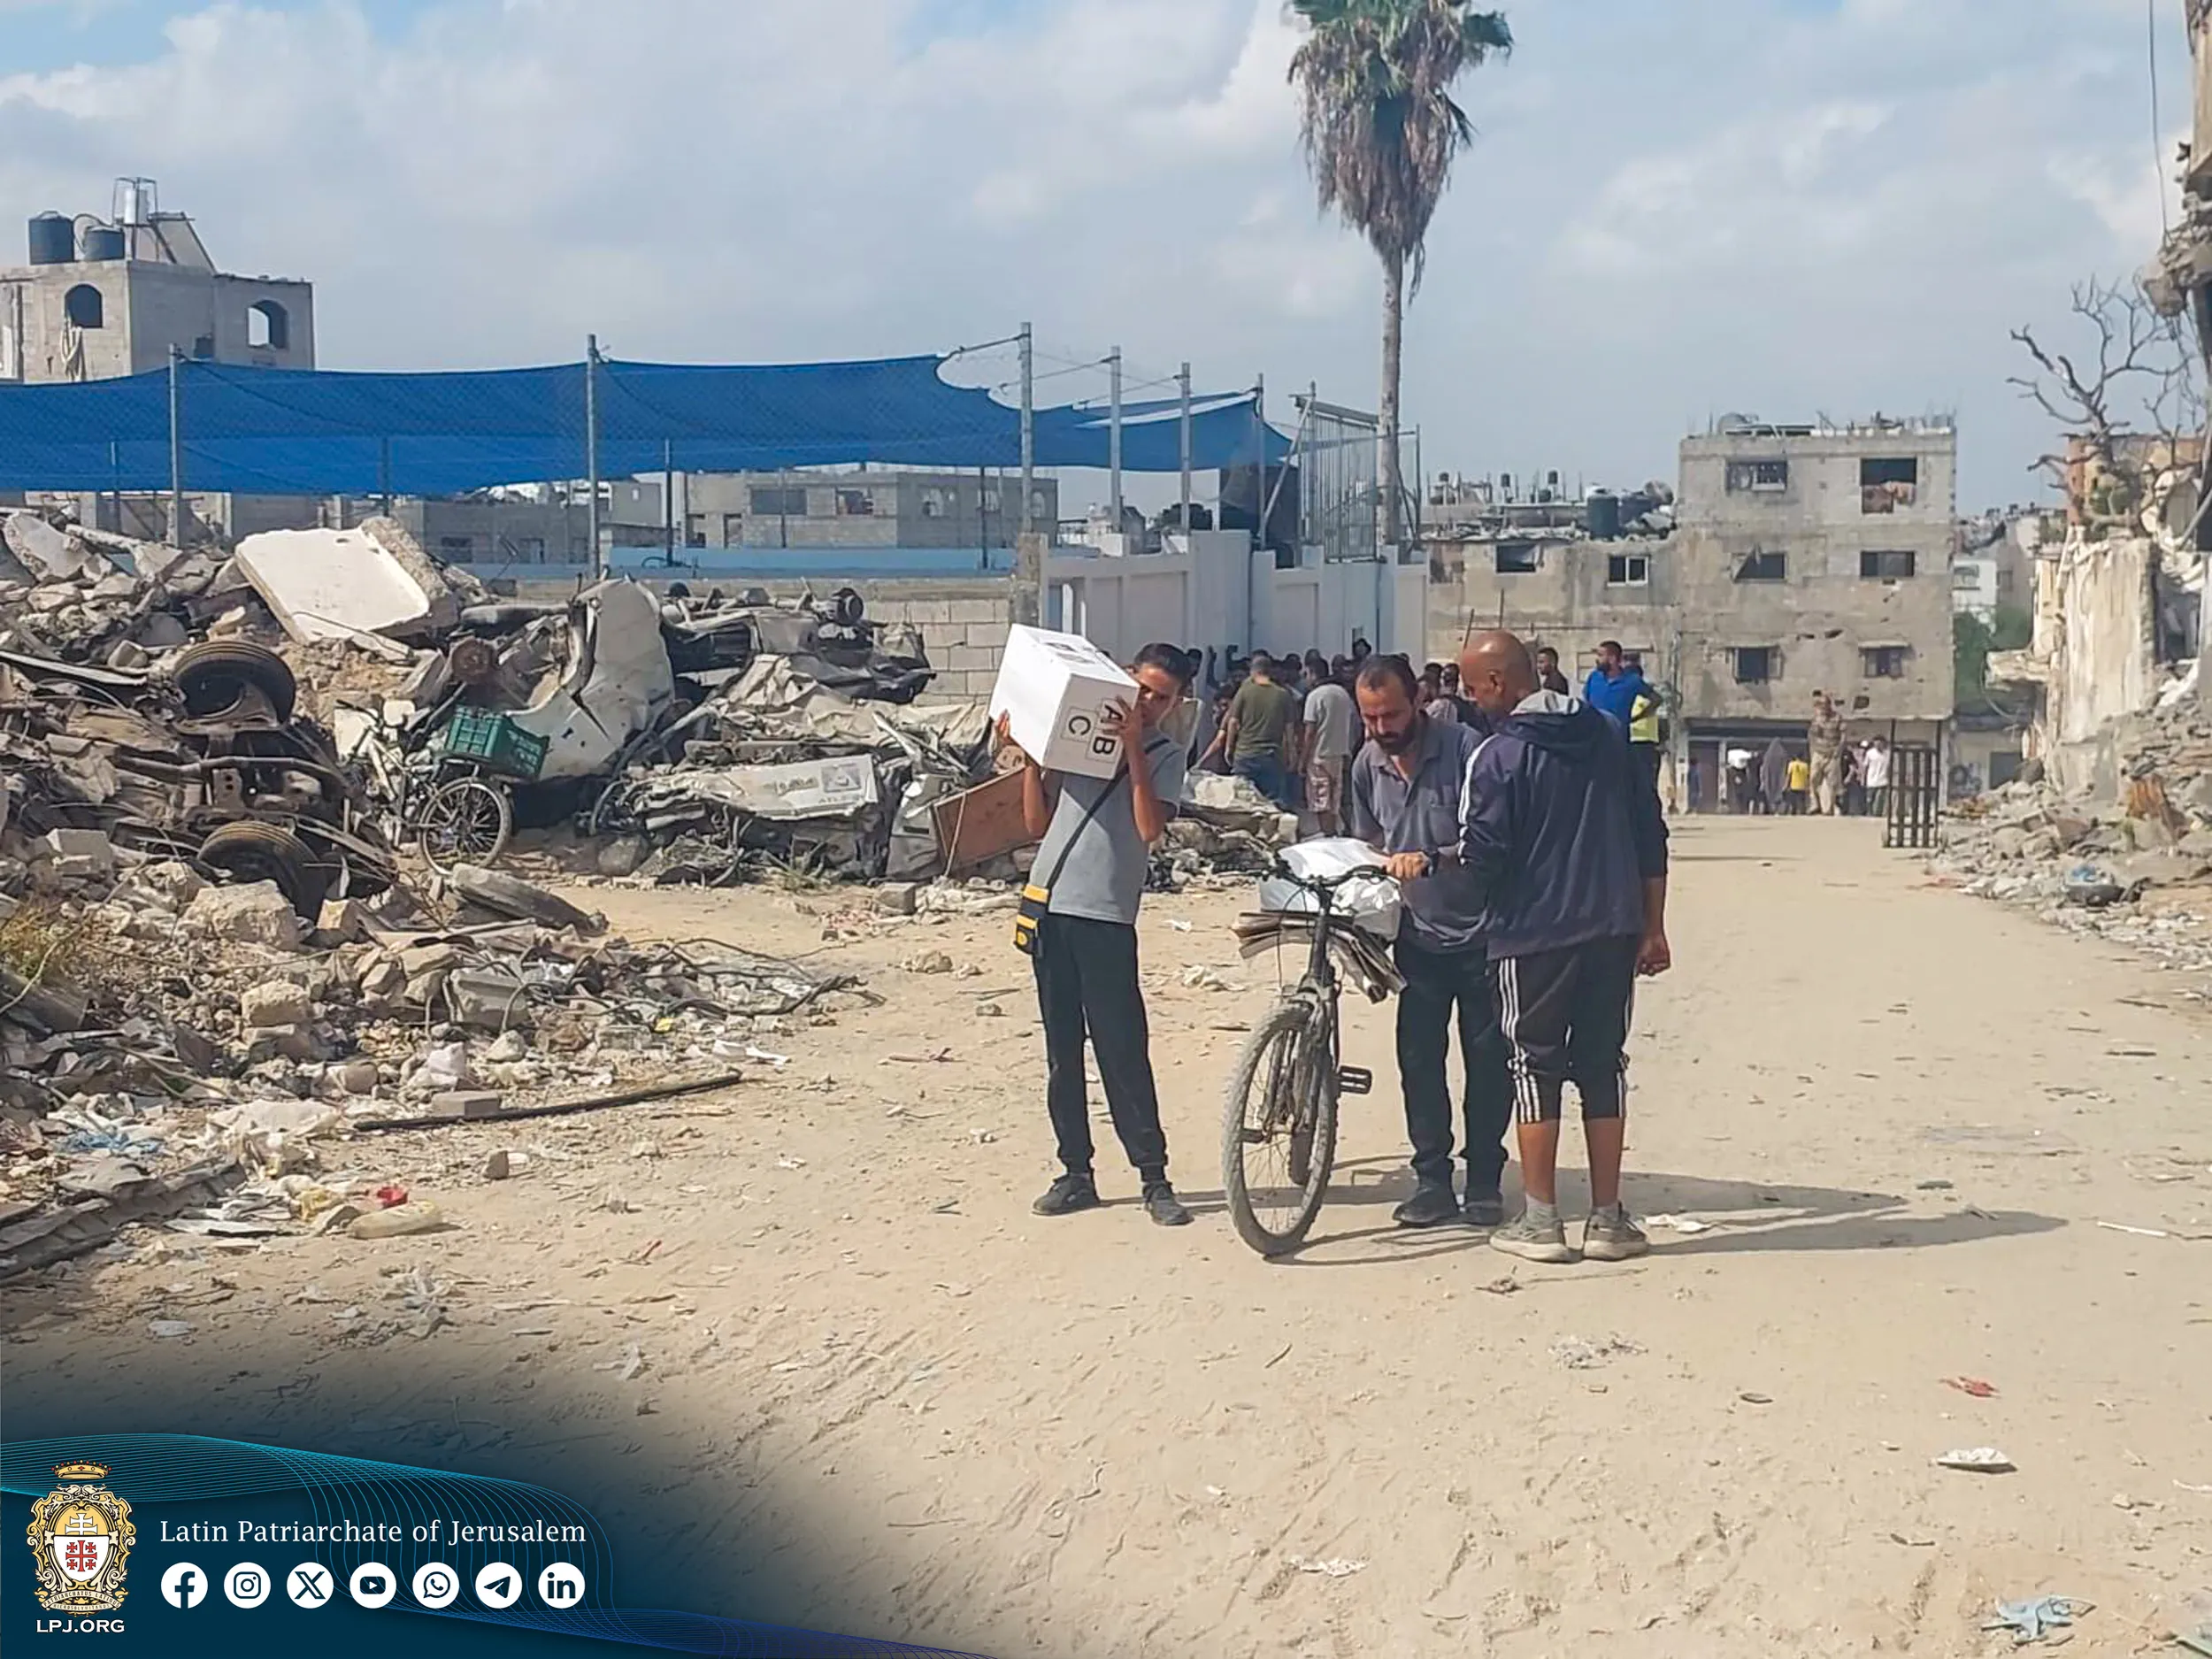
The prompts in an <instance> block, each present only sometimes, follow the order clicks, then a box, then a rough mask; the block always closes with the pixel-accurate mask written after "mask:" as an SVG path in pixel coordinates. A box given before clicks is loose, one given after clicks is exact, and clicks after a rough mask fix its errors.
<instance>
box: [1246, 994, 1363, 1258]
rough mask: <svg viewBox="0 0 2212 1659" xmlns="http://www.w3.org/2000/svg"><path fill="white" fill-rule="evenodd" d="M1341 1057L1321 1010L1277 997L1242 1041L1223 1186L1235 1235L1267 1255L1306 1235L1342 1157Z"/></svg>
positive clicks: (1286, 1248)
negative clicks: (1339, 1125)
mask: <svg viewBox="0 0 2212 1659" xmlns="http://www.w3.org/2000/svg"><path fill="white" fill-rule="evenodd" d="M1336 1099H1337V1092H1336V1056H1335V1055H1334V1054H1333V1052H1332V1049H1331V1045H1330V1043H1329V1041H1328V1036H1327V1030H1326V1026H1325V1021H1324V1019H1323V1017H1322V1014H1321V1010H1319V1009H1318V1008H1317V1006H1316V1005H1315V1004H1314V1003H1313V1002H1310V1001H1309V1000H1307V999H1306V998H1303V997H1288V998H1286V999H1285V1000H1284V1001H1282V1002H1278V1003H1277V1004H1276V1005H1275V1007H1274V1009H1273V1010H1271V1011H1270V1013H1269V1014H1268V1017H1267V1018H1266V1019H1265V1020H1264V1021H1263V1022H1262V1023H1261V1025H1259V1027H1258V1028H1257V1029H1256V1030H1255V1031H1254V1032H1253V1033H1252V1035H1251V1037H1250V1039H1249V1040H1248V1041H1247V1042H1246V1043H1245V1045H1244V1054H1243V1057H1242V1058H1241V1059H1240V1060H1239V1061H1238V1063H1237V1069H1236V1072H1235V1075H1234V1076H1233V1077H1232V1078H1231V1079H1229V1094H1228V1099H1227V1100H1226V1101H1225V1102H1224V1110H1223V1113H1222V1125H1221V1186H1222V1191H1223V1192H1224V1193H1225V1194H1226V1196H1227V1198H1228V1201H1229V1217H1230V1219H1231V1220H1232V1221H1233V1222H1234V1223H1235V1224H1236V1229H1237V1236H1238V1237H1239V1238H1240V1239H1242V1240H1244V1241H1245V1242H1246V1243H1247V1244H1248V1245H1250V1246H1251V1247H1252V1248H1254V1249H1255V1250H1257V1251H1258V1252H1259V1253H1260V1254H1261V1255H1262V1256H1282V1255H1285V1254H1286V1253H1287V1252H1289V1251H1291V1250H1294V1249H1296V1248H1298V1247H1299V1246H1300V1245H1301V1244H1302V1243H1303V1242H1305V1238H1306V1234H1307V1233H1310V1231H1311V1230H1312V1228H1313V1223H1314V1217H1317V1216H1318V1215H1319V1214H1320V1213H1321V1201H1322V1200H1323V1199H1324V1198H1325V1197H1326V1196H1327V1195H1328V1191H1329V1172H1330V1171H1331V1169H1332V1167H1333V1165H1334V1164H1335V1162H1336Z"/></svg>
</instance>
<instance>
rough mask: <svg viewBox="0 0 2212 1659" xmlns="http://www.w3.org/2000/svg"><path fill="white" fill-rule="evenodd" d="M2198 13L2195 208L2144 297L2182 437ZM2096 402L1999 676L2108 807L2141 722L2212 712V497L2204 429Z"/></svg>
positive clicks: (2169, 412)
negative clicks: (2159, 330) (2165, 356)
mask: <svg viewBox="0 0 2212 1659" xmlns="http://www.w3.org/2000/svg"><path fill="white" fill-rule="evenodd" d="M2187 15H2188V24H2189V46H2190V52H2191V56H2192V58H2193V73H2194V87H2195V97H2194V109H2195V112H2194V121H2193V130H2192V133H2191V136H2190V139H2189V141H2188V142H2186V143H2185V145H2184V146H2183V147H2182V152H2181V166H2180V173H2179V182H2180V185H2181V205H2182V211H2181V216H2180V220H2179V223H2177V225H2176V226H2175V227H2173V228H2172V229H2171V230H2170V232H2169V233H2168V234H2167V236H2166V239H2165V241H2164V242H2163V243H2162V245H2161V247H2160V249H2159V251H2158V255H2157V257H2155V258H2154V260H2153V261H2152V262H2151V264H2150V265H2148V266H2147V268H2146V269H2145V270H2144V272H2143V273H2142V277H2141V291H2142V296H2143V299H2144V300H2146V301H2147V303H2148V305H2149V306H2150V307H2151V308H2153V309H2154V310H2155V311H2157V312H2158V313H2159V314H2160V315H2161V316H2162V317H2164V318H2165V319H2168V321H2169V322H2170V324H2171V325H2172V326H2173V329H2174V334H2173V337H2172V340H2171V342H2170V344H2171V347H2172V349H2173V353H2174V359H2175V363H2176V365H2178V366H2181V367H2185V369H2186V371H2187V374H2188V379H2189V380H2192V381H2193V386H2194V396H2184V397H2180V398H2177V399H2175V400H2174V402H2173V403H2171V404H2169V405H2162V404H2160V403H2153V405H2152V407H2151V408H2150V409H2148V410H2147V411H2144V413H2146V414H2147V416H2148V418H2149V424H2152V425H2154V426H2162V427H2171V426H2178V425H2180V424H2181V422H2180V421H2179V420H2178V419H2173V417H2176V416H2177V415H2179V416H2186V417H2187V418H2188V420H2189V424H2191V425H2193V424H2194V423H2195V422H2197V421H2200V420H2201V419H2202V396H2203V390H2204V388H2205V386H2206V384H2207V382H2208V380H2212V356H2208V353H2212V0H2189V5H2188V14H2187ZM2126 303H2133V302H2132V301H2129V302H2126ZM2081 309H2082V307H2081V305H2080V303H2079V302H2077V310H2081ZM2167 383H2168V384H2172V383H2173V382H2171V381H2169V382H2167ZM2087 389H2088V390H2089V391H2090V392H2091V393H2092V394H2093V399H2092V400H2090V401H2089V402H2088V404H2087V406H2086V407H2085V408H2084V407H2082V405H2083V403H2084V400H2082V399H2080V398H2076V399H2074V400H2073V401H2074V403H2075V406H2076V411H2078V412H2079V413H2080V414H2081V415H2082V416H2083V418H2082V419H2078V420H2077V421H2075V422H2074V423H2073V424H2074V426H2076V427H2077V428H2078V429H2076V430H2072V431H2070V432H2069V433H2068V434H2067V442H2066V448H2065V450H2064V455H2063V460H2064V466H2063V470H2062V477H2061V479H2060V480H2059V481H2060V482H2061V483H2062V485H2063V487H2064V489H2065V492H2066V496H2067V526H2066V534H2065V535H2064V536H2063V537H2062V538H2061V539H2058V540H2056V541H2051V540H2046V541H2045V542H2044V543H2043V544H2042V546H2041V547H2039V549H2037V559H2038V565H2039V569H2038V572H2037V578H2036V583H2035V598H2036V606H2035V634H2034V639H2033V641H2032V644H2031V645H2030V646H2029V647H2028V648H2027V649H2025V650H2022V651H2014V652H2007V653H2002V654H2000V655H1999V656H1996V657H1993V658H1992V659H1991V661H1990V677H1991V680H1992V682H1993V683H1996V684H2002V685H2007V686H2010V687H2019V688H2022V689H2024V690H2027V691H2030V692H2032V694H2033V695H2034V698H2035V704H2036V716H2035V721H2034V726H2033V728H2032V733H2031V734H2030V747H2031V750H2032V754H2033V756H2034V757H2035V758H2036V759H2038V760H2039V761H2040V762H2041V763H2042V764H2043V767H2044V769H2045V771H2046V772H2047V774H2048V775H2049V776H2050V778H2051V780H2052V781H2053V782H2054V783H2055V784H2057V785H2058V786H2060V787H2063V788H2067V789H2070V790H2099V791H2102V792H2105V793H2107V794H2109V793H2111V792H2113V791H2114V790H2116V788H2118V787H2121V786H2122V785H2123V784H2124V779H2123V778H2122V777H2121V776H2120V774H2121V772H2123V771H2124V757H2123V756H2122V755H2121V753H2120V747H2121V742H2122V739H2123V732H2122V728H2123V726H2124V723H2125V721H2126V719H2127V717H2130V716H2133V715H2139V714H2141V713H2142V712H2144V711H2145V710H2149V709H2152V708H2154V707H2157V706H2161V705H2167V706H2170V705H2171V704H2172V703H2175V702H2177V701H2181V700H2185V699H2188V698H2191V697H2194V698H2196V699H2199V700H2201V701H2207V702H2212V604H2208V603H2206V592H2205V589H2206V579H2207V569H2208V562H2212V560H2208V549H2212V491H2207V490H2206V489H2205V488H2204V479H2203V472H2204V466H2205V461H2206V443H2205V441H2204V434H2202V433H2201V432H2199V431H2193V430H2171V429H2162V430H2151V431H2145V430H2139V429H2135V427H2134V426H2133V425H2132V424H2131V421H2130V419H2129V417H2130V416H2131V415H2134V414H2136V413H2137V411H2133V410H2132V409H2130V408H2128V407H2126V405H2125V403H2123V401H2122V400H2123V396H2126V399H2127V402H2134V401H2139V400H2137V399H2135V398H2134V397H2133V396H2132V393H2133V389H2134V388H2127V389H2126V393H2125V394H2123V393H2122V391H2121V390H2120V388H2116V386H2114V385H2112V384H2111V383H2110V382H2109V380H2108V382H2106V383H2101V384H2092V385H2090V386H2089V387H2088V388H2087ZM2076 411H2069V412H2076Z"/></svg>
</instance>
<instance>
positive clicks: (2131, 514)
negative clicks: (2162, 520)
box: [2007, 279, 2205, 536]
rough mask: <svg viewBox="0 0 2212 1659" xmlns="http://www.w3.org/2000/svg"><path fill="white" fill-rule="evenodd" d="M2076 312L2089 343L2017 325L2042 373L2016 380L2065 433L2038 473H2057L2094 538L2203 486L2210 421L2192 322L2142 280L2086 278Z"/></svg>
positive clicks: (2018, 338) (2016, 334) (2076, 295)
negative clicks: (2068, 344)
mask: <svg viewBox="0 0 2212 1659" xmlns="http://www.w3.org/2000/svg"><path fill="white" fill-rule="evenodd" d="M2072 311H2073V315H2074V317H2075V319H2078V324H2081V325H2085V327H2078V328H2077V329H2076V333H2077V334H2080V335H2082V336H2083V343H2082V348H2081V349H2074V350H2061V349H2055V348H2054V347H2049V346H2046V345H2045V344H2044V343H2043V342H2041V341H2040V340H2039V339H2038V338H2037V337H2036V335H2035V334H2034V332H2033V331H2032V329H2029V328H2025V327H2022V328H2016V329H2014V330H2013V331H2012V338H2013V340H2014V342H2016V343H2017V344H2018V345H2019V347H2020V348H2021V349H2023V350H2024V351H2025V352H2026V353H2027V354H2028V356H2029V357H2031V358H2032V359H2033V360H2034V363H2035V368H2036V373H2033V374H2032V375H2013V376H2010V377H2008V381H2007V383H2008V384H2009V385H2012V386H2016V387H2017V388H2020V393H2021V396H2024V397H2025V398H2027V399H2028V400H2029V401H2030V402H2032V403H2034V404H2035V405H2036V406H2037V407H2038V408H2039V409H2040V410H2042V411H2043V412H2044V413H2045V414H2046V415H2047V416H2049V417H2050V419H2051V420H2052V422H2053V424H2054V425H2055V426H2057V427H2058V429H2059V434H2060V435H2061V436H2062V438H2063V439H2065V441H2066V442H2065V443H2064V445H2063V447H2062V448H2061V449H2058V450H2057V451H2055V452H2053V453H2049V454H2046V455H2042V456H2039V457H2037V458H2036V460H2035V462H2034V464H2033V465H2032V467H2031V468H2030V470H2031V471H2033V472H2045V473H2047V474H2048V475H2049V477H2050V478H2051V480H2052V481H2053V482H2054V483H2055V484H2056V485H2057V486H2058V488H2060V489H2061V490H2062V491H2063V492H2064V493H2065V495H2066V498H2067V502H2068V504H2069V505H2070V507H2071V508H2072V510H2073V512H2074V515H2075V517H2076V518H2078V519H2079V520H2080V521H2081V522H2082V523H2083V524H2084V525H2085V526H2088V527H2089V530H2090V534H2091V535H2092V536H2099V535H2101V534H2106V533H2108V531H2109V530H2110V529H2111V528H2112V527H2113V526H2116V525H2119V524H2136V523H2139V522H2140V521H2141V519H2142V518H2143V517H2144V515H2145V513H2146V511H2147V510H2153V509H2154V510H2156V511H2159V512H2160V513H2163V512H2164V511H2165V509H2166V506H2167V503H2168V501H2169V499H2170V497H2171V496H2172V495H2173V493H2174V491H2175V490H2176V489H2177V488H2184V487H2190V488H2192V489H2193V485H2194V481H2195V476H2196V472H2197V468H2198V465H2199V458H2198V448H2197V446H2198V445H2199V444H2200V442H2201V435H2202V434H2203V432H2204V422H2205V401H2204V391H2203V386H2202V380H2201V376H2200V365H2201V358H2200V357H2199V355H2198V352H2197V349H2196V344H2195V342H2194V341H2193V339H2192V338H2191V337H2190V335H2189V333H2188V328H2187V325H2186V323H2185V320H2184V319H2178V318H2169V317H2162V316H2161V315H2159V313H2158V311H2157V309H2156V308H2155V307H2154V305H2153V304H2152V303H2151V301H2150V299H2149V298H2148V296H2146V295H2145V294H2144V292H2143V290H2142V288H2141V286H2140V285H2139V283H2137V282H2134V281H2132V280H2131V281H2128V282H2126V283H2119V282H2109V283H2108V282H2100V281H2097V280H2094V279H2093V280H2090V281H2087V282H2083V283H2078V284H2077V285H2076V286H2075V288H2074V291H2073V306H2072Z"/></svg>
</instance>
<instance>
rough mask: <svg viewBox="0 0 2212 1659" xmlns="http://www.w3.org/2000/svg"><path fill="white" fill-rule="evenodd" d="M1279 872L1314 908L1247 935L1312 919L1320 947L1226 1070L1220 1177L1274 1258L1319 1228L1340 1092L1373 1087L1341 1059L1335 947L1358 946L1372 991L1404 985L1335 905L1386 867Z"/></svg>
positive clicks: (1246, 1229) (1243, 1221) (1237, 1219)
mask: <svg viewBox="0 0 2212 1659" xmlns="http://www.w3.org/2000/svg"><path fill="white" fill-rule="evenodd" d="M1275 873H1276V874H1277V875H1279V876H1280V877H1282V878H1283V879H1286V880H1287V881H1289V882H1290V883H1291V884H1292V885H1293V886H1294V887H1296V888H1298V890H1299V891H1301V892H1302V893H1306V894H1310V895H1312V898H1313V901H1314V909H1313V910H1312V911H1311V912H1310V913H1308V912H1304V911H1286V912H1284V913H1282V914H1269V915H1266V916H1263V917H1260V918H1248V919H1250V920H1252V921H1256V922H1257V923H1259V924H1262V925H1261V926H1256V927H1253V928H1252V929H1251V930H1250V931H1249V932H1248V931H1247V928H1246V927H1245V926H1242V925H1240V928H1239V933H1240V935H1241V936H1243V937H1245V938H1246V941H1247V942H1248V943H1252V942H1255V941H1265V940H1266V939H1268V938H1269V937H1270V936H1272V937H1273V938H1275V939H1276V940H1277V941H1280V939H1281V938H1282V936H1283V935H1284V934H1285V933H1286V932H1291V931H1295V930H1296V929H1299V928H1302V927H1304V926H1308V925H1310V927H1311V930H1312V935H1313V937H1312V943H1311V948H1310V954H1309V956H1308V957H1307V962H1306V972H1305V975H1304V977H1303V978H1302V979H1300V980H1299V981H1298V983H1297V984H1296V985H1295V986H1294V987H1292V988H1291V989H1290V990H1288V991H1286V992H1285V993H1284V994H1283V996H1282V998H1281V999H1280V1000H1279V1002H1277V1003H1276V1004H1275V1006H1274V1007H1273V1008H1272V1009H1271V1010H1269V1012H1268V1015H1267V1018H1265V1019H1263V1021H1261V1022H1260V1024H1259V1025H1258V1026H1257V1027H1256V1028H1255V1029H1254V1031H1253V1033H1252V1035H1251V1036H1250V1037H1249V1038H1248V1040H1247V1041H1246V1042H1245V1045H1244V1053H1243V1055H1242V1056H1241V1057H1240V1059H1239V1061H1238V1063H1237V1069H1236V1071H1235V1073H1234V1074H1233V1076H1232V1077H1231V1078H1230V1079H1229V1088H1228V1096H1227V1099H1226V1101H1225V1104H1224V1112H1223V1118H1222V1131H1221V1186H1222V1191H1223V1192H1224V1194H1225V1195H1226V1196H1227V1199H1228V1204H1229V1217H1230V1219H1231V1220H1232V1221H1233V1222H1234V1223H1235V1225H1236V1230H1237V1236H1238V1237H1239V1238H1240V1239H1242V1240H1244V1241H1245V1243H1247V1244H1248V1245H1250V1246H1251V1247H1252V1248H1253V1249H1255V1250H1256V1251H1258V1252H1259V1253H1260V1254H1261V1255H1262V1256H1283V1255H1286V1254H1287V1253H1288V1252H1290V1251H1292V1250H1294V1249H1296V1248H1298V1247H1299V1246H1300V1245H1301V1244H1302V1243H1303V1242H1304V1241H1305V1239H1306V1235H1307V1233H1310V1231H1312V1228H1313V1224H1314V1219H1315V1217H1317V1216H1318V1215H1319V1214H1320V1213H1321V1204H1322V1201H1323V1200H1324V1199H1325V1198H1326V1197H1327V1196H1328V1190H1329V1176H1330V1173H1331V1171H1332V1170H1333V1167H1334V1165H1335V1162H1336V1118H1337V1102H1338V1100H1339V1098H1340V1096H1342V1095H1345V1094H1366V1093H1368V1092H1369V1091H1370V1090H1371V1088H1373V1087H1374V1075H1373V1073H1372V1072H1371V1071H1367V1070H1365V1069H1364V1068H1363V1067H1357V1066H1348V1065H1344V1064H1341V1063H1340V1057H1339V1037H1340V1027H1339V1024H1338V1012H1337V1009H1338V1000H1339V998H1340V995H1341V993H1342V980H1341V979H1340V975H1339V972H1338V968H1337V962H1336V953H1337V951H1339V950H1343V949H1348V950H1350V951H1351V952H1352V954H1353V957H1354V962H1355V964H1356V967H1357V969H1358V971H1359V973H1360V976H1361V978H1362V979H1363V980H1364V981H1365V982H1366V987H1367V991H1368V995H1369V996H1370V998H1371V1000H1374V1001H1378V1002H1379V1001H1381V1000H1382V999H1383V998H1384V997H1386V996H1387V995H1389V994H1390V992H1391V991H1392V990H1393V989H1396V988H1400V987H1402V981H1401V980H1400V979H1399V978H1398V976H1397V972H1396V970H1395V969H1394V967H1392V965H1391V964H1390V961H1389V958H1388V956H1387V955H1386V954H1385V953H1384V952H1383V949H1382V947H1381V945H1380V943H1379V941H1376V940H1374V939H1373V937H1372V936H1371V935H1367V934H1363V933H1361V931H1360V930H1359V928H1358V926H1357V924H1356V923H1353V922H1349V921H1347V920H1346V919H1345V918H1344V917H1343V914H1342V912H1341V911H1340V910H1339V909H1338V903H1337V901H1338V895H1340V893H1342V891H1343V890H1344V889H1345V888H1347V887H1351V886H1353V885H1354V884H1355V883H1356V882H1360V881H1363V880H1381V881H1384V882H1388V880H1389V878H1388V877H1387V876H1386V875H1385V874H1384V872H1382V871H1381V870H1379V869H1371V868H1361V869H1357V870H1351V871H1348V872H1345V873H1343V874H1342V875H1338V876H1326V877H1307V876H1301V875H1299V874H1297V873H1296V872H1294V870H1293V869H1292V868H1291V867H1290V866H1289V864H1286V863H1285V862H1284V861H1283V860H1281V859H1278V860H1277V861H1276V863H1275ZM1278 1160H1279V1165H1278V1162H1277V1161H1278Z"/></svg>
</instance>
